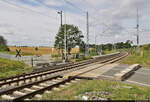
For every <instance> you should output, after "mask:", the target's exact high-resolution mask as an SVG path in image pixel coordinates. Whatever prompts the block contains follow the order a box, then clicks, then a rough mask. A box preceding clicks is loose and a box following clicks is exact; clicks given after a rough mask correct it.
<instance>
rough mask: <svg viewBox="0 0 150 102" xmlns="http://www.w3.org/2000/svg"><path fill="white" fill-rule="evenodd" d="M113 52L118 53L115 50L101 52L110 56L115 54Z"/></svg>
mask: <svg viewBox="0 0 150 102" xmlns="http://www.w3.org/2000/svg"><path fill="white" fill-rule="evenodd" d="M115 52H118V51H117V50H110V51H108V50H104V51H103V53H104V54H111V53H115Z"/></svg>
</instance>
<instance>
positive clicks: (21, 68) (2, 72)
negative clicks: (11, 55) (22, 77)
mask: <svg viewBox="0 0 150 102" xmlns="http://www.w3.org/2000/svg"><path fill="white" fill-rule="evenodd" d="M31 71H32V68H30V67H29V66H27V65H26V64H25V63H24V62H22V61H13V60H8V59H4V58H0V78H5V77H9V76H13V75H17V74H21V73H27V72H31Z"/></svg>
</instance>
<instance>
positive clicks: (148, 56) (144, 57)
mask: <svg viewBox="0 0 150 102" xmlns="http://www.w3.org/2000/svg"><path fill="white" fill-rule="evenodd" d="M122 63H123V64H129V65H132V64H135V63H138V64H140V65H142V66H143V67H148V68H150V51H142V52H140V54H136V53H135V52H134V53H132V54H130V55H129V56H128V57H127V58H126V59H125V60H124V61H123V62H122Z"/></svg>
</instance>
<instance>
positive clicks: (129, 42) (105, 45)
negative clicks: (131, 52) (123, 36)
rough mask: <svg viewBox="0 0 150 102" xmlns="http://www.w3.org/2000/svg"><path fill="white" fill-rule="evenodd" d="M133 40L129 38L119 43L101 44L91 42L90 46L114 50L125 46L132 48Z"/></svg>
mask: <svg viewBox="0 0 150 102" xmlns="http://www.w3.org/2000/svg"><path fill="white" fill-rule="evenodd" d="M132 43H133V42H132V41H130V40H127V41H126V42H118V43H114V44H111V43H107V44H101V45H96V46H95V44H90V45H89V47H90V48H95V47H96V48H97V49H102V50H112V49H123V48H131V47H133V46H132Z"/></svg>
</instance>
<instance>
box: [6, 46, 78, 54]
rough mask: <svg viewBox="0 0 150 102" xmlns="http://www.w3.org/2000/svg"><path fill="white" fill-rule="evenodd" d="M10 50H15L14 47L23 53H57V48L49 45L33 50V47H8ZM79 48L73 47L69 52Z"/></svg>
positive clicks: (74, 51)
mask: <svg viewBox="0 0 150 102" xmlns="http://www.w3.org/2000/svg"><path fill="white" fill-rule="evenodd" d="M9 49H10V51H11V52H16V49H21V52H24V53H38V54H58V51H59V50H58V49H55V48H50V47H38V51H36V50H35V47H13V46H10V47H9ZM60 52H61V51H60ZM78 52H79V48H73V49H72V50H71V53H78Z"/></svg>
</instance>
